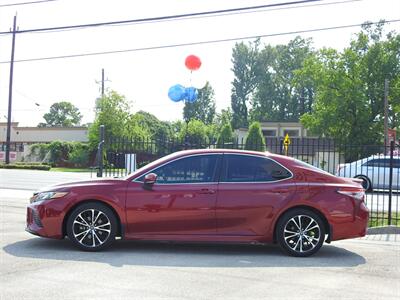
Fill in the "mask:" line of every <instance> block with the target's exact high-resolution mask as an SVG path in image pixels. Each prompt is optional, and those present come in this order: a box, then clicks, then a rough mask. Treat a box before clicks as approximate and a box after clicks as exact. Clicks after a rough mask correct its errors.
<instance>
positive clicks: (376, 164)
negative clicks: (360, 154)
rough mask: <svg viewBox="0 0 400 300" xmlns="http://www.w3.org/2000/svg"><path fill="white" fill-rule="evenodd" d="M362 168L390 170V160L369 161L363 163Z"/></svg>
mask: <svg viewBox="0 0 400 300" xmlns="http://www.w3.org/2000/svg"><path fill="white" fill-rule="evenodd" d="M395 164H396V163H395ZM363 166H366V167H375V168H390V159H386V158H377V159H371V160H370V161H367V162H366V163H364V164H363Z"/></svg>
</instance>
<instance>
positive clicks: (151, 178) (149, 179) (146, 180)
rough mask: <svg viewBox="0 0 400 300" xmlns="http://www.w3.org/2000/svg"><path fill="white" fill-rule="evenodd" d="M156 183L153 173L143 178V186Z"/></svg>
mask: <svg viewBox="0 0 400 300" xmlns="http://www.w3.org/2000/svg"><path fill="white" fill-rule="evenodd" d="M156 181H157V174H155V173H149V174H147V175H146V176H144V182H143V184H144V185H145V186H151V185H153V184H154V183H155V182H156Z"/></svg>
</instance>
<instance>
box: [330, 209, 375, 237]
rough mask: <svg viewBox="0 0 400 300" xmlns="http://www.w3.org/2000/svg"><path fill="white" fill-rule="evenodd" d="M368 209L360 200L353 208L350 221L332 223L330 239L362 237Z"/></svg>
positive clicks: (366, 223) (367, 217)
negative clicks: (352, 215) (352, 216)
mask: <svg viewBox="0 0 400 300" xmlns="http://www.w3.org/2000/svg"><path fill="white" fill-rule="evenodd" d="M368 220H369V210H368V208H367V207H366V206H365V203H364V202H360V203H359V205H358V207H356V208H355V211H354V218H353V221H352V222H345V223H340V224H331V225H332V237H331V240H332V241H337V240H342V239H348V238H357V237H363V236H365V235H366V234H367V229H368Z"/></svg>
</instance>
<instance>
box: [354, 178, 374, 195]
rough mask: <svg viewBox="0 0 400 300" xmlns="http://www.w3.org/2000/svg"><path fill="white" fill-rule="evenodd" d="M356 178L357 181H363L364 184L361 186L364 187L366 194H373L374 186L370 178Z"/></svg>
mask: <svg viewBox="0 0 400 300" xmlns="http://www.w3.org/2000/svg"><path fill="white" fill-rule="evenodd" d="M354 178H357V179H361V180H362V181H363V182H362V183H361V185H362V186H363V188H364V190H365V191H366V192H372V185H371V180H369V178H368V177H366V176H364V175H358V176H356V177H354Z"/></svg>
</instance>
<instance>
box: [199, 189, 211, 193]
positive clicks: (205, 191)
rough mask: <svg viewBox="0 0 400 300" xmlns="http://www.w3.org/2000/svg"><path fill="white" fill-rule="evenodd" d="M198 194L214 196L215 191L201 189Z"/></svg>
mask: <svg viewBox="0 0 400 300" xmlns="http://www.w3.org/2000/svg"><path fill="white" fill-rule="evenodd" d="M199 194H215V191H214V190H210V189H201V190H200V192H199Z"/></svg>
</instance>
